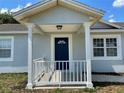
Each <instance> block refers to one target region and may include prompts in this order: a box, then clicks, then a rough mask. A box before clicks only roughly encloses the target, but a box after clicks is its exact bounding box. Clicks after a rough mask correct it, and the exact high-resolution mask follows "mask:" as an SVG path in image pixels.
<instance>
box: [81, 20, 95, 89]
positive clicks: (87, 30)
mask: <svg viewBox="0 0 124 93" xmlns="http://www.w3.org/2000/svg"><path fill="white" fill-rule="evenodd" d="M83 26H84V30H85V50H86V62H87V87H88V88H92V87H93V84H92V78H91V41H90V40H91V39H90V37H91V36H90V26H91V22H85V23H84V24H83Z"/></svg>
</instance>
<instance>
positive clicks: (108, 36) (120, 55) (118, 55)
mask: <svg viewBox="0 0 124 93" xmlns="http://www.w3.org/2000/svg"><path fill="white" fill-rule="evenodd" d="M91 37H92V38H91V39H92V40H91V47H92V48H91V52H92V60H122V48H121V35H119V34H117V35H115V34H109V35H92V36H91ZM95 38H96V39H97V38H103V39H104V56H103V57H94V51H93V48H94V47H93V39H95ZM106 38H116V39H117V56H116V57H115V56H113V57H109V56H107V54H106V49H107V48H106V40H105V39H106Z"/></svg>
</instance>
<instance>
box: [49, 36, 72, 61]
mask: <svg viewBox="0 0 124 93" xmlns="http://www.w3.org/2000/svg"><path fill="white" fill-rule="evenodd" d="M55 37H68V39H69V60H73V52H72V34H51V60H52V61H54V60H55V56H54V55H55V53H54V51H55V46H54V38H55Z"/></svg>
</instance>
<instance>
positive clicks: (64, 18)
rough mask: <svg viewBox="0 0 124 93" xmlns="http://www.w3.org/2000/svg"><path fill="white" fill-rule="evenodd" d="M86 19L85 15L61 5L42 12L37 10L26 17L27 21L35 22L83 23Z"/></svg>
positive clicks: (87, 19) (87, 18)
mask: <svg viewBox="0 0 124 93" xmlns="http://www.w3.org/2000/svg"><path fill="white" fill-rule="evenodd" d="M86 21H89V17H88V16H87V15H85V14H84V15H83V14H81V13H79V12H76V11H74V10H71V9H68V8H65V7H62V6H56V7H53V8H50V9H48V10H45V11H44V12H39V13H38V14H36V15H33V16H32V17H30V19H28V22H31V23H37V24H50V23H52V24H54V23H83V22H86Z"/></svg>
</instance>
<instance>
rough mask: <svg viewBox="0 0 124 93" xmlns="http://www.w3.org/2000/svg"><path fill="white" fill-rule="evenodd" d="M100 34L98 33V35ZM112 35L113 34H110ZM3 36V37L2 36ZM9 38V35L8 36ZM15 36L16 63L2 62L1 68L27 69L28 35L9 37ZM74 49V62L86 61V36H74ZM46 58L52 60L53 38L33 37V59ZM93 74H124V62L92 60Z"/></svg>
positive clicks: (123, 35) (36, 35) (44, 36)
mask: <svg viewBox="0 0 124 93" xmlns="http://www.w3.org/2000/svg"><path fill="white" fill-rule="evenodd" d="M96 34H98V33H96ZM102 34H103V33H102ZM110 34H111V33H110ZM113 34H121V38H122V41H121V42H122V56H123V59H124V48H123V47H124V43H123V42H124V33H113ZM2 36H3V35H2ZM6 36H8V35H6ZM9 36H14V61H8V62H5V61H3V62H2V61H1V62H0V67H25V66H27V63H28V61H27V57H28V55H27V52H28V47H27V45H28V43H27V35H26V34H25V35H22V34H21V35H9ZM72 45H73V46H72V48H73V51H72V52H73V59H74V60H85V36H84V33H83V34H76V33H75V34H72ZM39 57H45V58H46V59H47V60H51V37H50V35H48V34H46V35H38V34H35V35H33V59H36V58H39ZM92 71H93V72H124V60H92Z"/></svg>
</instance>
